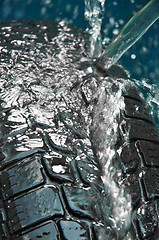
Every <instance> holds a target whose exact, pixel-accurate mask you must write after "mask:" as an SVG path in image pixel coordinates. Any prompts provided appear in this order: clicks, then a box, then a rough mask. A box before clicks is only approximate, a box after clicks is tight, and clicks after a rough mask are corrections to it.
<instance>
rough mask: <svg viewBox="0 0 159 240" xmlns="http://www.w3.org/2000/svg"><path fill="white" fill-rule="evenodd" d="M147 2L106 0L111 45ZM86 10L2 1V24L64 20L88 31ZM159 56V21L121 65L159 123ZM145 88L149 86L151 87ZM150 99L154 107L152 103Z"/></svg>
mask: <svg viewBox="0 0 159 240" xmlns="http://www.w3.org/2000/svg"><path fill="white" fill-rule="evenodd" d="M148 2H149V0H106V2H105V17H104V19H103V25H102V37H103V38H105V37H106V38H107V40H108V42H110V41H112V39H113V38H115V36H116V35H115V34H114V30H115V29H116V30H121V28H122V27H123V26H124V25H125V23H126V22H127V21H128V20H129V19H130V18H131V17H132V16H133V15H134V14H135V13H136V12H137V11H138V10H139V9H140V8H142V7H143V6H144V5H145V4H146V3H148ZM84 9H85V7H84V0H0V20H3V21H8V20H13V19H18V20H24V19H41V20H42V19H51V20H55V19H62V20H67V21H70V22H71V23H73V24H74V25H76V26H78V27H80V28H83V29H84V30H85V29H86V28H87V27H88V22H87V21H86V20H85V18H84ZM152 14H153V13H152ZM112 23H113V24H112ZM132 54H135V56H136V58H135V59H132V57H131V56H132ZM158 56H159V20H158V21H157V22H156V23H154V24H153V26H152V27H151V28H150V29H149V30H148V32H147V33H146V34H145V35H144V36H143V37H142V38H141V39H140V40H139V41H138V42H137V43H136V44H135V45H134V46H133V47H132V48H131V49H130V50H129V51H127V52H126V53H125V54H124V55H123V56H122V58H121V59H120V61H119V62H120V63H121V64H123V65H124V66H125V68H126V69H127V70H129V72H130V74H131V77H132V79H133V78H135V79H137V81H138V84H139V87H140V88H141V91H142V92H143V94H144V95H145V99H146V101H147V102H148V103H150V105H151V108H152V111H153V112H154V117H155V118H156V119H157V118H158V110H159V97H158V96H159V93H158V80H159V57H158ZM146 84H149V85H148V87H147V86H146ZM151 86H152V88H151ZM154 89H155V91H154ZM153 91H154V92H153ZM151 97H152V98H153V100H154V101H153V103H152V101H150V100H149V98H151ZM151 100H152V99H151Z"/></svg>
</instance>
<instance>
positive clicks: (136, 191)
mask: <svg viewBox="0 0 159 240" xmlns="http://www.w3.org/2000/svg"><path fill="white" fill-rule="evenodd" d="M0 26H1V27H0V39H1V43H0V49H1V63H0V74H1V92H0V98H1V102H0V104H1V106H0V107H1V110H0V118H1V128H0V129H1V132H0V134H1V140H0V147H1V152H0V219H1V221H0V239H7V240H8V239H9V240H13V239H14V240H15V239H17V240H24V239H30V240H35V239H42V240H45V239H47V240H59V239H69V240H79V239H80V240H96V239H101V240H105V239H109V240H113V239H125V240H128V239H151V240H153V239H154V240H156V239H159V238H158V236H159V229H158V199H159V162H158V155H159V137H158V131H157V128H156V127H155V123H154V120H153V119H152V117H151V114H150V112H149V110H148V108H147V106H146V105H145V103H144V100H143V99H142V97H141V96H140V94H139V92H138V90H137V88H136V87H135V86H134V85H133V84H132V83H131V80H130V78H129V75H128V73H127V72H126V71H125V70H124V69H123V68H122V67H121V66H119V65H114V66H113V67H112V68H111V69H110V70H109V71H108V72H107V73H104V76H103V72H102V71H101V70H100V69H99V68H97V69H95V67H94V68H93V67H92V63H91V60H89V36H88V35H87V34H85V33H83V32H82V30H80V29H77V28H75V27H73V26H71V25H69V24H66V23H64V22H63V21H62V22H57V23H56V22H41V21H39V22H36V21H27V22H26V21H25V22H22V23H19V22H8V23H1V24H0ZM95 71H96V74H94V72H95ZM110 115H111V116H112V118H110ZM108 150H109V151H108ZM101 156H102V157H101ZM103 156H104V157H103ZM108 160H109V161H108ZM108 163H109V164H108ZM111 185H112V186H111ZM113 186H115V187H116V189H117V190H118V194H117V197H116V198H115V197H114V196H115V195H113V194H115V192H113V191H114V190H113ZM119 197H120V199H119ZM118 200H121V202H120V204H118V202H119V201H118ZM117 206H118V207H117ZM123 209H124V210H123ZM115 210H117V212H115ZM122 210H123V211H124V213H125V214H126V213H127V214H126V215H124V216H122ZM118 211H119V212H118ZM120 211H121V212H120ZM125 216H126V217H125Z"/></svg>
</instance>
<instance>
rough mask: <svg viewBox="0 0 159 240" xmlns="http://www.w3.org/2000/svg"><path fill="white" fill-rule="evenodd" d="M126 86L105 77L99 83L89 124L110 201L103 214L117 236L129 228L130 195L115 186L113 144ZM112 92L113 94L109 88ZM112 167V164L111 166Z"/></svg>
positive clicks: (118, 173) (116, 168) (119, 173)
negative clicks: (90, 124)
mask: <svg viewBox="0 0 159 240" xmlns="http://www.w3.org/2000/svg"><path fill="white" fill-rule="evenodd" d="M127 84H129V80H126V79H124V80H123V79H122V78H117V79H115V80H114V79H113V78H112V79H111V78H110V77H108V78H107V77H106V78H105V79H103V80H102V83H101V85H100V86H99V91H98V103H97V105H96V106H95V108H94V111H93V112H94V114H93V124H92V142H93V147H94V149H96V154H97V157H98V159H99V162H100V165H101V166H102V169H103V175H102V180H103V183H104V185H105V191H106V192H107V193H108V196H109V198H110V199H111V204H110V203H106V204H108V205H111V206H109V208H110V213H109V214H108V213H105V215H107V218H108V219H109V220H110V222H111V227H112V228H113V229H114V230H115V231H116V232H118V233H117V234H118V235H120V237H122V236H124V235H125V232H126V230H127V229H129V227H130V221H131V220H130V219H131V210H132V209H131V196H130V195H129V194H127V193H126V191H125V189H124V186H123V185H121V186H120V187H119V186H118V185H117V182H119V181H120V180H121V179H120V178H121V177H122V171H121V169H120V167H119V166H114V163H113V162H116V163H117V162H118V161H117V159H116V158H117V153H116V150H115V147H114V146H115V143H116V141H117V136H118V133H117V132H118V118H117V117H118V116H119V114H120V111H122V110H123V109H124V108H125V104H124V99H123V97H122V89H123V88H125V85H127ZM114 87H115V88H116V91H113V88H114ZM115 165H116V164H115Z"/></svg>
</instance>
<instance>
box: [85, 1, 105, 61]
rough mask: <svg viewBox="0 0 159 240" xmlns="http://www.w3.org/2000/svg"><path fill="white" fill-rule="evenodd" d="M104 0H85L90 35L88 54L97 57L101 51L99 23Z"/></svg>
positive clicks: (101, 17)
mask: <svg viewBox="0 0 159 240" xmlns="http://www.w3.org/2000/svg"><path fill="white" fill-rule="evenodd" d="M104 4H105V0H85V17H86V19H87V20H88V22H89V25H90V29H89V30H88V29H87V31H89V33H90V35H91V46H90V55H91V57H95V58H96V57H99V56H100V55H101V51H102V45H101V42H102V41H101V25H102V19H103V17H104Z"/></svg>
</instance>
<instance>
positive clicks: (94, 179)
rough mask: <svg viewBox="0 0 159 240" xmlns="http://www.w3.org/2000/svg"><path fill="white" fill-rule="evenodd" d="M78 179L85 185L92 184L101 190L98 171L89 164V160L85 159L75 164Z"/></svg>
mask: <svg viewBox="0 0 159 240" xmlns="http://www.w3.org/2000/svg"><path fill="white" fill-rule="evenodd" d="M76 164H77V168H78V171H79V173H80V177H81V179H82V181H83V182H84V183H85V184H91V183H94V184H96V185H98V188H100V187H101V188H102V186H103V182H102V180H101V177H100V171H99V169H98V168H97V167H96V166H94V165H93V164H91V162H90V160H89V159H88V158H87V157H85V159H80V160H78V161H77V162H76Z"/></svg>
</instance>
